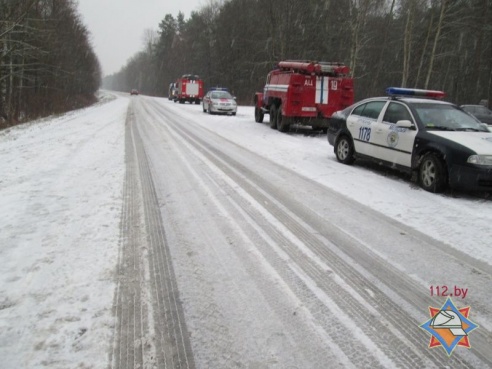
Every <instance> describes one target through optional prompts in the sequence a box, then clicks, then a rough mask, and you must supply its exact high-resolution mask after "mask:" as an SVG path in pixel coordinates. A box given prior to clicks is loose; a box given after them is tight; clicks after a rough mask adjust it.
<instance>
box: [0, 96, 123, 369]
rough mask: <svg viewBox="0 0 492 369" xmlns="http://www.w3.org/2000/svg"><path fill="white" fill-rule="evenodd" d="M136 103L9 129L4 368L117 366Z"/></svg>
mask: <svg viewBox="0 0 492 369" xmlns="http://www.w3.org/2000/svg"><path fill="white" fill-rule="evenodd" d="M127 106H128V100H127V99H124V98H120V99H117V100H114V101H112V102H109V103H106V104H102V105H97V106H95V107H92V108H88V109H85V110H80V111H76V112H73V113H70V114H67V115H64V116H61V117H57V118H52V119H45V120H43V121H40V122H33V123H30V124H24V125H22V126H20V127H16V128H12V129H10V130H8V131H6V132H5V131H4V132H2V133H1V134H0V173H1V177H0V219H1V221H0V231H1V232H0V259H1V260H2V263H1V264H0V276H1V277H0V358H1V360H0V367H1V368H34V367H49V368H75V367H94V368H106V367H107V352H108V348H109V344H110V342H111V329H110V326H111V325H112V324H113V316H112V311H111V307H112V302H113V301H112V300H113V296H114V287H115V282H114V275H113V273H114V270H115V266H116V263H117V258H118V239H119V221H120V212H121V204H122V184H123V175H124V170H125V168H124V122H125V116H126V110H127ZM98 360H101V361H98Z"/></svg>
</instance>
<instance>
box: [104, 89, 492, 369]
mask: <svg viewBox="0 0 492 369" xmlns="http://www.w3.org/2000/svg"><path fill="white" fill-rule="evenodd" d="M190 108H191V107H190V106H189V105H183V106H181V105H177V104H171V103H169V102H167V101H165V100H163V99H153V98H147V97H144V96H140V97H138V98H134V99H132V100H131V102H130V105H129V109H128V116H127V122H126V153H125V155H126V165H127V174H126V179H125V190H124V191H125V192H124V194H125V200H124V201H125V203H124V211H123V215H124V218H123V222H122V230H121V232H122V236H123V237H122V239H123V240H124V242H123V250H122V252H121V254H120V260H119V270H118V278H119V279H118V289H117V294H116V297H115V301H116V309H115V314H116V316H117V319H118V324H117V328H116V330H117V335H116V338H115V342H114V345H113V352H112V356H111V363H112V367H114V368H137V367H142V368H146V367H148V368H151V367H157V368H195V367H196V368H290V369H294V368H298V369H305V368H350V367H353V368H433V367H435V368H439V367H450V368H487V367H492V350H490V348H491V347H492V335H491V333H490V325H489V323H487V324H484V326H480V327H479V328H477V329H476V330H475V331H474V332H473V333H472V334H470V336H471V337H470V341H471V343H472V344H471V348H470V349H465V348H458V349H456V350H455V351H454V352H453V354H452V355H451V356H448V354H447V353H446V352H445V350H444V349H442V347H437V348H433V349H430V348H429V347H428V345H429V340H430V335H429V334H428V333H427V332H426V331H424V330H423V329H421V328H420V327H419V326H420V325H422V324H423V323H424V322H425V321H426V320H429V319H430V316H429V312H428V307H429V306H433V307H438V308H439V307H441V306H442V305H443V302H444V299H443V298H442V297H441V298H437V297H436V296H434V297H432V296H431V295H430V293H429V290H428V288H427V287H423V285H425V283H427V281H430V280H434V278H435V276H434V275H432V273H439V272H440V271H441V270H451V271H452V272H451V274H455V273H456V274H458V273H460V275H461V281H462V282H463V286H473V292H474V295H475V296H482V297H484V299H485V297H486V296H489V298H490V297H492V290H491V288H492V287H491V283H490V279H491V278H490V277H491V275H492V273H491V267H490V265H488V264H486V263H483V262H480V261H478V260H475V259H473V258H472V257H470V256H467V255H465V254H461V253H460V252H459V251H457V250H454V251H453V250H449V247H447V246H446V245H445V244H443V243H441V242H439V241H436V240H434V239H433V238H431V237H429V236H428V235H425V234H423V233H421V232H419V231H416V230H415V229H412V228H410V227H408V226H406V225H404V224H403V223H400V222H398V221H396V220H393V219H391V218H389V217H387V216H385V215H383V214H381V213H378V212H376V211H375V210H372V209H370V208H368V207H366V206H364V205H361V204H360V203H357V202H356V201H354V200H352V199H349V198H348V197H345V196H343V195H341V194H340V193H337V192H335V191H333V190H331V189H329V188H327V187H325V186H323V185H321V184H319V183H317V182H315V181H313V180H311V179H309V178H306V177H304V176H302V175H300V174H298V173H296V172H294V171H292V170H290V169H287V168H286V167H284V166H281V165H279V164H277V163H275V162H274V161H271V160H268V159H266V158H264V157H262V156H260V155H257V154H256V153H255V152H253V151H250V150H248V149H247V148H246V147H244V146H242V145H240V144H238V143H235V142H233V141H232V140H229V139H226V138H224V137H223V136H221V135H219V134H217V133H214V132H213V131H212V130H209V129H207V127H206V126H203V125H200V124H197V122H196V121H193V120H192V119H190V118H189V116H187V115H186V114H184V113H182V112H185V111H187V109H188V110H189V109H190ZM195 108H198V107H195ZM197 116H198V115H197ZM203 117H208V116H205V115H203ZM196 119H200V117H199V116H198V118H196ZM231 119H233V118H231ZM231 124H233V123H231ZM253 124H256V123H253ZM264 128H265V130H270V128H268V127H267V126H266V125H265V127H264ZM279 135H281V134H280V133H279ZM279 137H280V136H279ZM272 144H273V143H272ZM327 150H328V147H327ZM385 248H387V249H397V250H398V251H394V253H388V254H385V253H384V252H383V251H381V250H384V249H385ZM398 253H401V254H398ZM402 255H403V256H402ZM393 258H400V259H401V258H404V259H405V260H406V261H407V262H406V265H408V269H407V270H401V268H399V267H397V266H395V265H394V263H393V262H392V259H393ZM429 260H431V261H432V260H438V261H439V263H438V264H439V265H438V266H435V264H436V263H433V262H429ZM400 261H401V260H400ZM419 263H420V264H426V265H429V268H428V269H426V268H418V267H415V268H414V267H413V265H416V264H419ZM412 268H413V269H412ZM428 284H430V283H428ZM479 301H481V300H477V302H476V304H475V305H476V306H475V307H474V306H472V311H473V309H475V311H477V310H478V311H480V314H479V315H472V316H471V318H473V317H475V319H472V320H473V321H474V322H476V323H477V324H478V325H480V319H479V318H480V317H482V318H483V319H484V321H486V322H488V321H489V318H490V314H491V312H490V307H489V304H485V303H483V304H479ZM482 305H483V306H482Z"/></svg>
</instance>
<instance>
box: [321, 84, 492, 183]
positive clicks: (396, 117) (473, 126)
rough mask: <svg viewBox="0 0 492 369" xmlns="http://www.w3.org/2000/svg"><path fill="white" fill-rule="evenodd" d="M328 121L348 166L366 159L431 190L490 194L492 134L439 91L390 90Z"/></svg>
mask: <svg viewBox="0 0 492 369" xmlns="http://www.w3.org/2000/svg"><path fill="white" fill-rule="evenodd" d="M387 93H388V95H389V96H386V97H375V98H369V99H366V100H362V101H360V102H358V103H356V104H354V105H352V106H350V107H348V108H346V109H345V110H342V111H339V112H336V113H335V114H333V116H332V117H331V118H330V121H329V128H328V141H329V143H330V144H331V145H333V146H334V151H335V155H336V158H337V160H338V161H339V162H341V163H344V164H351V163H353V162H354V160H355V159H358V158H363V159H370V160H373V161H376V162H378V163H380V164H383V165H387V166H389V167H392V168H396V169H400V170H403V171H405V172H408V173H417V174H418V180H419V183H420V185H421V187H422V188H423V189H425V190H427V191H430V192H440V191H443V190H444V189H445V188H446V187H447V186H450V187H453V188H463V189H469V190H472V191H486V192H489V191H492V132H490V131H489V130H488V129H487V128H486V127H485V126H484V125H483V124H482V123H480V122H479V121H478V120H477V119H476V118H474V117H473V116H471V115H469V114H467V113H465V112H464V111H463V110H462V109H460V108H459V107H458V106H456V105H454V104H451V103H449V102H445V101H442V100H439V99H438V98H443V97H444V93H443V92H441V91H428V90H416V89H403V88H389V89H387Z"/></svg>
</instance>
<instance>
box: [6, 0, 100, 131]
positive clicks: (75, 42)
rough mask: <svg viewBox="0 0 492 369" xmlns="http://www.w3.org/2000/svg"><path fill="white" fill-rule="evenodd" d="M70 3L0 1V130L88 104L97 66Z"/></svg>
mask: <svg viewBox="0 0 492 369" xmlns="http://www.w3.org/2000/svg"><path fill="white" fill-rule="evenodd" d="M76 9H77V7H76V2H75V1H73V0H0V128H2V127H5V126H9V125H13V124H16V123H18V122H23V121H26V120H30V119H33V118H37V117H41V116H47V115H50V114H53V113H60V112H65V111H69V110H73V109H76V108H79V107H82V106H86V105H88V104H90V103H92V102H94V100H95V97H94V93H95V92H96V91H97V90H98V88H99V86H100V84H101V68H100V65H99V61H98V59H97V57H96V55H95V54H94V52H93V49H92V46H91V44H90V42H89V34H88V31H87V29H86V28H85V26H84V25H83V23H82V21H81V20H80V16H79V15H78V13H77V10H76Z"/></svg>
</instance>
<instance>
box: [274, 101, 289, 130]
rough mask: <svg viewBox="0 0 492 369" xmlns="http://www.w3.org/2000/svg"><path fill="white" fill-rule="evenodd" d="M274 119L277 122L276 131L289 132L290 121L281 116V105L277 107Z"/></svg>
mask: <svg viewBox="0 0 492 369" xmlns="http://www.w3.org/2000/svg"><path fill="white" fill-rule="evenodd" d="M275 119H276V120H277V123H276V124H277V129H278V130H279V131H280V132H288V131H289V128H290V119H289V118H286V117H284V116H283V114H282V105H280V106H279V107H278V111H277V116H276V117H275Z"/></svg>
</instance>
